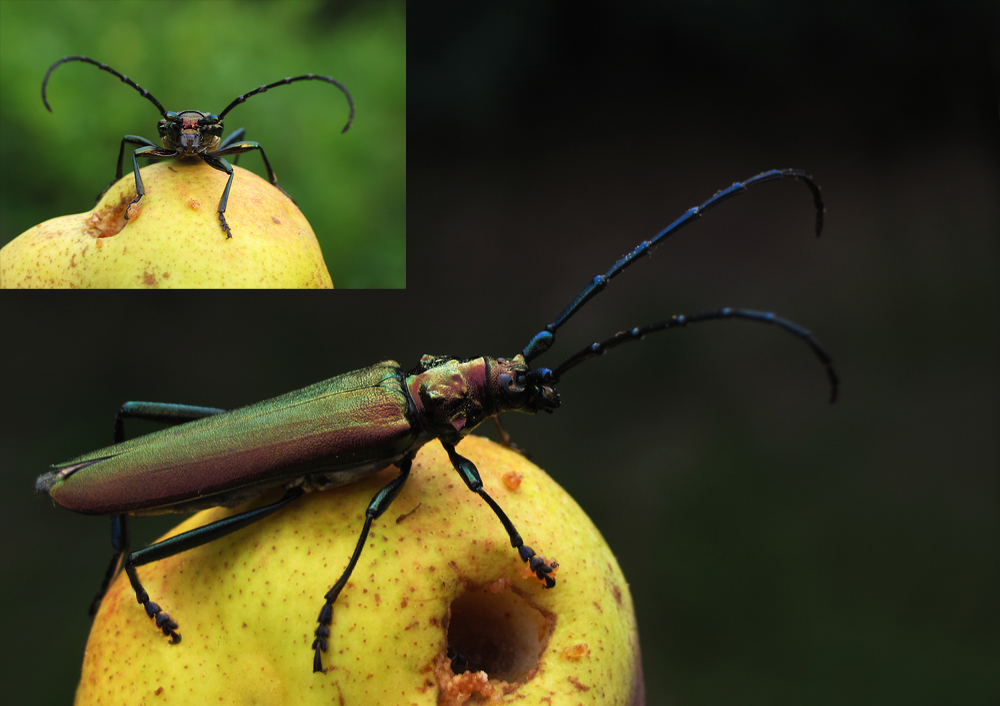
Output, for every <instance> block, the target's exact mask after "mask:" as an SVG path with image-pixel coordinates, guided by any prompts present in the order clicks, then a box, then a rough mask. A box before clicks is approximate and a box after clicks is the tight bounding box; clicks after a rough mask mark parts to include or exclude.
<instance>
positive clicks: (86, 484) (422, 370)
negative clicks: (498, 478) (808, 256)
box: [36, 169, 838, 671]
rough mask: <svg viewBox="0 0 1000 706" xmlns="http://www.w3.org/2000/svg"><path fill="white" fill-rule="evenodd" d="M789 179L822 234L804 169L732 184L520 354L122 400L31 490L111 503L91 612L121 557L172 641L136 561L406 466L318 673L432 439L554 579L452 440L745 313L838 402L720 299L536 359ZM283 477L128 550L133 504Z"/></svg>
mask: <svg viewBox="0 0 1000 706" xmlns="http://www.w3.org/2000/svg"><path fill="white" fill-rule="evenodd" d="M787 177H792V178H796V179H801V180H802V181H804V182H805V183H806V185H807V186H808V187H809V188H810V190H811V191H812V194H813V198H814V202H815V206H816V234H817V235H819V233H820V230H821V229H822V226H823V210H824V209H823V201H822V198H821V196H820V192H819V187H818V186H817V185H816V183H815V182H814V181H813V180H812V178H811V177H809V176H807V175H806V174H805V173H804V172H802V171H800V170H797V169H782V170H773V171H769V172H764V173H762V174H758V175H757V176H755V177H753V178H751V179H748V180H747V181H745V182H742V183H740V182H737V183H736V184H733V185H732V186H731V187H729V188H728V189H725V190H723V191H720V192H718V193H717V194H715V196H713V197H712V198H710V199H709V200H707V201H706V202H705V203H703V204H702V205H701V206H698V207H697V208H692V209H690V210H688V211H687V212H686V213H685V214H684V215H683V216H681V217H680V218H679V219H677V220H676V221H674V222H673V223H672V224H671V225H669V226H668V227H667V228H666V229H664V230H663V231H661V232H660V233H659V234H657V235H656V236H655V237H654V238H653V239H652V240H647V241H645V242H643V243H641V244H640V245H639V246H638V247H636V248H635V249H634V250H633V251H632V252H630V253H629V254H627V255H625V256H624V257H623V258H622V259H620V260H619V261H618V262H616V263H615V264H614V265H613V266H612V267H611V269H610V270H608V271H607V272H606V273H605V274H603V275H598V276H597V277H595V278H594V279H593V280H592V281H591V282H590V283H589V284H588V285H587V286H586V287H584V288H583V290H582V291H581V292H580V293H579V294H577V296H576V297H575V298H574V299H573V300H572V301H571V302H570V303H569V305H568V306H567V307H566V308H565V309H564V310H563V312H562V313H561V314H559V316H558V317H556V319H555V321H553V322H552V323H550V324H549V325H548V326H546V327H545V328H544V329H543V330H542V331H540V332H539V333H537V334H536V335H535V336H534V337H532V339H531V340H530V341H529V342H528V344H527V345H526V346H525V347H524V348H523V349H522V350H521V352H520V353H518V354H517V355H515V356H514V357H513V358H492V357H488V356H482V357H478V358H454V357H451V356H430V355H425V356H423V357H422V358H421V359H420V362H419V363H418V364H417V366H416V367H415V368H413V369H411V370H409V371H404V370H403V369H402V368H401V367H400V366H399V364H398V363H396V362H395V361H391V360H388V361H384V362H381V363H378V364H376V365H373V366H371V367H368V368H363V369H361V370H356V371H354V372H350V373H346V374H344V375H339V376H337V377H333V378H330V379H329V380H324V381H323V382H319V383H316V384H315V385H311V386H309V387H306V388H303V389H301V390H297V391H295V392H290V393H288V394H285V395H282V396H281V397H276V398H274V399H271V400H267V401H265V402H258V403H257V404H252V405H249V406H247V407H242V408H239V409H235V410H231V411H228V412H227V411H225V410H221V409H215V408H211V407H189V406H186V405H175V404H162V403H150V402H127V403H125V405H124V406H122V408H121V409H120V410H119V411H118V415H117V417H116V418H115V433H114V441H115V445H114V446H109V447H107V448H104V449H101V450H99V451H94V452H93V453H89V454H84V455H83V456H79V457H77V458H74V459H72V460H70V461H67V462H65V463H60V464H56V465H54V466H52V468H51V470H50V471H49V472H48V473H45V474H44V475H42V476H40V477H39V478H38V481H37V482H36V489H37V490H38V491H39V492H43V493H48V495H49V496H50V497H51V498H52V500H54V501H55V502H56V503H57V504H59V505H62V506H63V507H66V508H68V509H70V510H74V511H76V512H81V513H86V514H92V515H111V541H112V545H113V547H114V551H115V554H114V556H113V557H112V559H111V564H110V565H109V566H108V570H107V573H106V574H105V576H104V582H103V583H102V584H101V588H100V591H99V592H98V594H97V597H96V598H95V599H94V602H93V604H92V605H91V609H90V612H91V614H92V615H93V614H94V613H95V612H96V611H97V607H98V606H99V604H100V601H101V598H102V597H103V596H104V594H105V592H106V591H107V590H108V587H109V585H110V584H111V581H112V580H113V579H114V577H115V575H116V574H117V572H118V569H119V567H120V565H121V564H124V568H125V573H126V574H128V578H129V581H130V582H131V583H132V588H133V589H134V590H135V595H136V599H137V600H138V601H139V603H140V604H142V606H143V607H144V608H145V609H146V614H147V615H148V616H149V617H150V618H152V619H153V620H155V622H156V626H157V627H158V628H160V629H161V630H162V631H163V634H164V635H167V636H168V637H170V638H171V641H172V642H175V643H176V642H180V639H181V636H180V634H178V632H177V627H178V626H177V622H176V621H175V620H173V619H172V618H171V617H170V616H169V615H168V614H167V612H166V611H164V610H163V609H161V608H160V606H159V605H157V604H156V603H154V602H153V601H151V600H150V598H149V595H148V594H147V593H146V590H145V589H144V588H143V587H142V583H141V582H140V580H139V575H138V573H137V572H136V568H137V567H139V566H142V565H144V564H149V563H150V562H154V561H157V560H159V559H163V558H165V557H168V556H173V555H174V554H177V553H179V552H183V551H185V550H188V549H192V548H194V547H197V546H200V545H202V544H205V543H207V542H211V541H212V540H215V539H218V538H219V537H223V536H225V535H227V534H229V533H230V532H234V531H236V530H238V529H241V528H243V527H246V526H247V525H249V524H251V523H253V522H256V521H257V520H259V519H261V518H263V517H266V516H268V515H270V514H271V513H273V512H276V511H277V510H280V509H281V508H282V507H284V506H285V505H288V504H289V503H291V502H293V501H294V500H296V499H297V498H300V497H302V495H303V494H305V493H308V492H311V491H317V490H320V491H321V490H325V489H327V488H331V487H334V486H339V485H345V484H348V483H352V482H354V481H356V480H359V479H360V478H363V477H365V476H368V475H371V474H373V473H376V472H378V471H380V470H382V469H383V468H386V467H388V466H390V465H395V466H396V467H398V468H399V475H398V476H396V477H395V478H394V479H393V480H392V481H390V482H389V484H388V485H386V486H385V487H384V488H382V489H381V490H380V491H379V492H378V493H376V495H375V497H374V498H372V500H371V503H370V504H369V505H368V509H367V511H366V512H365V522H364V526H363V527H362V528H361V535H360V537H359V538H358V543H357V545H356V546H355V548H354V554H353V555H352V556H351V559H350V561H349V562H348V564H347V568H345V569H344V571H343V573H342V574H341V575H340V578H338V579H337V581H336V582H335V583H334V584H333V587H332V588H331V589H330V590H329V591H328V592H327V593H326V596H325V603H324V604H323V607H322V609H321V610H320V613H319V619H318V622H319V625H318V626H317V628H316V632H315V635H316V639H315V640H314V642H313V644H312V649H313V651H314V654H313V671H326V670H324V669H323V661H322V654H323V652H325V651H326V649H327V647H328V643H329V637H330V624H331V622H332V620H333V603H334V601H336V600H337V596H338V595H339V594H340V592H341V591H342V590H343V588H344V586H345V585H346V584H347V580H348V579H349V578H350V576H351V572H352V571H353V570H354V567H355V565H356V564H357V563H358V558H359V557H360V556H361V551H362V549H363V548H364V545H365V541H366V539H367V537H368V532H369V530H370V529H371V526H372V522H373V521H374V520H375V519H376V518H378V517H379V516H380V515H382V513H384V512H385V511H386V509H388V507H389V504H390V503H391V502H392V501H393V499H394V498H395V497H396V496H397V495H398V494H399V491H400V490H401V489H402V487H403V484H404V483H405V482H406V479H407V477H408V476H409V474H410V467H411V465H412V463H413V458H414V456H415V455H416V452H417V450H418V449H419V448H420V447H421V446H423V445H424V444H426V443H427V442H429V441H431V440H432V439H438V440H439V441H440V442H441V445H442V446H444V448H445V451H447V453H448V457H449V459H450V460H451V463H452V465H453V466H454V468H455V470H456V471H457V472H458V474H459V476H460V477H461V478H462V480H463V481H464V482H465V484H466V485H467V486H468V487H469V490H471V491H472V492H474V493H476V494H477V495H479V496H480V497H481V498H482V499H483V500H484V501H485V502H486V504H487V505H489V507H490V509H491V510H492V511H493V512H494V514H496V516H497V517H498V518H499V520H500V522H501V523H502V524H503V526H504V529H505V530H506V531H507V534H508V536H509V537H510V543H511V546H513V547H514V549H516V550H517V551H518V553H519V554H520V557H521V559H522V560H523V561H525V562H526V563H527V564H528V566H529V567H530V569H531V570H532V571H533V572H534V573H535V575H536V576H537V578H538V579H539V580H541V581H542V582H543V583H544V584H545V587H546V588H552V587H553V586H555V584H556V581H555V578H554V577H553V576H552V575H551V574H552V570H553V568H554V564H553V563H550V562H548V561H546V560H545V559H543V558H542V557H540V556H538V555H536V553H535V551H534V550H533V549H532V548H531V547H529V546H527V545H526V544H525V543H524V541H523V540H522V539H521V535H520V534H518V532H517V530H516V529H515V528H514V525H513V523H512V522H511V521H510V519H509V518H508V517H507V515H506V514H505V513H504V511H503V510H502V509H501V508H500V506H499V505H497V503H496V502H495V501H494V500H493V498H491V497H490V495H489V494H488V493H487V492H486V489H485V488H484V487H483V483H482V481H481V479H480V476H479V471H478V470H477V469H476V467H475V466H474V465H473V463H472V462H471V461H470V460H469V459H467V458H464V457H463V456H461V455H460V454H459V453H458V452H457V451H456V450H455V445H456V444H457V443H458V442H459V441H461V440H462V438H463V437H465V436H466V435H468V434H469V433H470V432H471V431H472V430H473V429H475V428H476V427H477V426H478V425H479V424H480V423H482V422H483V421H485V420H486V419H489V418H493V420H494V422H496V423H497V427H498V431H500V435H501V439H502V440H503V441H504V443H505V445H507V446H510V441H509V437H508V436H507V435H506V433H505V432H503V429H502V427H500V425H499V421H498V420H497V415H499V414H500V413H502V412H526V413H529V414H534V413H536V412H540V411H544V412H550V413H551V412H553V411H554V410H555V409H556V408H557V407H559V394H558V393H557V392H556V389H555V385H556V384H557V383H558V382H560V380H561V379H562V377H563V376H564V375H565V374H566V373H567V372H568V371H569V370H570V369H572V368H574V367H576V366H577V365H579V364H580V363H582V362H584V361H586V360H589V359H590V358H593V357H595V356H599V355H602V354H604V353H605V352H606V351H608V350H610V349H612V348H615V347H617V346H620V345H622V344H625V343H628V342H630V341H638V340H640V339H641V338H642V337H643V336H645V335H647V334H650V333H656V332H659V331H666V330H670V329H674V328H679V327H683V326H687V325H689V324H695V323H701V322H703V321H711V320H716V319H746V320H748V321H753V322H756V323H764V324H773V325H775V326H777V327H779V328H781V329H783V330H785V331H787V332H789V333H791V334H793V335H795V336H797V337H798V338H800V339H802V340H803V341H805V342H806V343H807V344H808V345H809V347H810V348H812V350H813V352H814V353H815V354H816V356H817V357H818V358H819V359H820V361H821V362H822V363H823V365H824V366H826V373H827V376H828V378H829V383H830V401H831V402H833V401H834V400H835V399H836V397H837V386H838V381H837V374H836V372H835V371H834V368H833V363H832V361H831V359H830V356H829V355H827V353H826V351H825V350H824V349H823V348H822V347H820V345H819V343H818V342H817V341H816V339H814V338H813V336H812V334H810V332H809V331H807V330H806V329H804V328H802V327H801V326H799V325H798V324H795V323H793V322H791V321H788V320H786V319H782V318H779V317H777V316H775V315H774V314H771V313H767V312H762V311H751V310H748V309H730V308H726V309H720V310H718V311H709V312H705V313H701V314H695V315H693V316H684V315H676V316H673V317H671V318H669V319H667V320H665V321H660V322H658V323H654V324H650V325H648V326H641V327H638V328H633V329H630V330H628V331H622V332H620V333H618V334H616V335H614V336H612V337H611V338H609V339H607V340H605V341H602V342H600V343H593V344H591V345H590V346H587V347H586V348H584V349H583V350H581V351H579V352H578V353H576V354H575V355H572V356H570V357H569V358H567V359H566V360H565V361H563V362H562V363H561V364H560V365H558V366H556V368H555V369H554V370H551V369H549V368H544V367H536V368H532V366H531V363H532V361H534V360H535V358H537V357H538V356H540V355H541V354H543V353H544V352H545V351H547V350H548V349H549V348H550V347H551V346H552V344H553V343H554V342H555V334H556V332H557V331H558V329H560V328H561V327H562V326H563V325H564V324H565V323H566V322H567V321H568V320H569V319H570V317H572V316H573V315H574V314H576V312H578V311H579V310H580V309H581V308H583V306H584V305H585V304H586V303H587V302H588V301H590V300H591V299H592V298H593V297H595V296H597V294H599V293H600V292H601V291H603V290H604V289H605V288H606V287H607V285H608V283H609V282H610V281H611V280H612V279H613V278H614V277H616V276H618V275H619V274H621V272H623V271H624V270H625V269H626V268H627V267H629V266H630V265H632V264H633V263H634V262H635V261H636V260H638V259H639V258H641V257H642V256H643V255H648V254H649V253H650V252H652V250H653V248H654V247H655V246H656V245H658V244H659V243H660V242H661V241H663V240H664V239H665V238H666V237H667V236H669V235H671V234H672V233H674V232H676V231H677V230H679V229H680V228H682V227H683V226H685V225H687V224H688V223H690V222H691V221H693V220H695V219H696V218H698V217H699V216H701V214H702V212H704V211H706V210H708V209H709V208H711V207H713V206H715V205H716V204H718V203H719V202H721V201H723V200H724V199H727V198H729V197H730V196H732V195H734V194H736V193H739V192H742V191H745V190H746V189H748V188H749V187H751V186H754V185H756V184H759V183H761V182H765V181H771V180H774V179H781V178H787ZM126 418H141V419H147V420H153V421H157V422H162V423H165V424H168V425H172V426H176V425H179V426H176V428H173V429H164V430H162V431H157V432H153V433H151V434H147V435H145V436H140V437H137V438H135V439H131V440H128V441H125V440H124V437H125V435H124V431H123V429H124V427H123V423H124V420H125V419H126ZM275 488H283V489H284V491H285V492H284V497H282V498H281V499H280V500H278V501H277V502H274V503H271V504H270V505H265V506H263V507H258V508H255V509H253V510H247V511H245V512H241V513H239V514H236V515H233V516H231V517H227V518H225V519H222V520H219V521H217V522H213V523H211V524H208V525H205V526H204V527H199V528H197V529H193V530H190V531H188V532H184V533H183V534H179V535H177V536H175V537H171V538H169V539H165V540H163V541H161V542H157V543H155V544H152V545H150V546H148V547H146V548H144V549H139V550H137V551H134V552H133V551H131V550H130V548H129V533H128V515H143V514H154V513H161V512H193V511H195V510H200V509H203V508H207V507H214V506H220V505H221V506H225V507H232V506H234V505H238V504H240V503H243V502H246V501H247V500H250V499H252V498H255V497H257V496H258V495H260V494H262V493H264V492H266V491H269V490H272V489H275Z"/></svg>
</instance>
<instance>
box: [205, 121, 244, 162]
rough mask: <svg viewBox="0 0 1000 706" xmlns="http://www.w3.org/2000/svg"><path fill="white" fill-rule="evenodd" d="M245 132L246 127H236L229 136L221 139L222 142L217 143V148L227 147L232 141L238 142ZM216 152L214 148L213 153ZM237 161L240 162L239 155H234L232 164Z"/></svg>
mask: <svg viewBox="0 0 1000 706" xmlns="http://www.w3.org/2000/svg"><path fill="white" fill-rule="evenodd" d="M246 134H247V131H246V128H243V127H241V128H237V129H236V130H233V132H232V134H231V135H230V136H229V137H227V138H226V139H225V140H223V141H222V143H221V144H220V145H219V149H220V150H224V149H226V148H227V147H229V145H231V144H233V143H234V142H238V141H239V140H242V139H243V136H244V135H246ZM217 153H218V150H216V152H215V153H213V154H217ZM239 163H240V156H239V155H236V159H234V160H233V164H239Z"/></svg>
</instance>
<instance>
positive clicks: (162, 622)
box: [142, 600, 181, 645]
mask: <svg viewBox="0 0 1000 706" xmlns="http://www.w3.org/2000/svg"><path fill="white" fill-rule="evenodd" d="M142 607H143V608H145V609H146V615H148V616H149V617H150V618H152V619H153V621H154V622H155V623H156V627H158V628H159V629H160V630H162V631H163V634H164V635H166V636H167V637H169V638H170V642H171V644H174V645H176V644H177V643H178V642H180V641H181V636H180V633H177V632H174V631H175V630H176V629H177V627H178V625H177V621H176V620H173V619H172V618H171V617H170V613H168V612H166V611H165V610H163V609H162V608H160V606H159V605H158V604H157V603H154V602H153V601H150V600H146V601H144V602H143V604H142Z"/></svg>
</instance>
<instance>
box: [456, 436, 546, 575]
mask: <svg viewBox="0 0 1000 706" xmlns="http://www.w3.org/2000/svg"><path fill="white" fill-rule="evenodd" d="M440 441H441V445H442V446H444V450H445V451H447V452H448V458H450V459H451V465H452V466H454V467H455V470H456V471H458V474H459V475H460V476H462V480H464V481H465V484H466V485H467V486H469V490H471V491H472V492H474V493H476V494H477V495H479V497H481V498H482V499H483V500H485V501H486V504H487V505H489V506H490V509H491V510H493V513H494V514H495V515H496V516H497V517H498V518H500V522H502V523H503V526H504V529H505V530H507V535H508V536H509V537H510V545H511V546H512V547H514V549H516V550H517V552H518V554H520V555H521V560H522V561H524V562H525V563H527V564H528V568H530V569H531V570H532V571H533V572H534V573H535V576H537V577H538V580H539V581H542V582H543V583H544V584H545V588H552V587H553V586H555V585H556V580H555V577H553V576H552V575H551V574H552V571H553V570H555V569H556V568H557V567H558V566H559V565H558V564H557V563H556V562H554V561H552V562H547V561H545V559H543V558H541V557H539V556H537V555H536V554H535V550H534V549H532V548H531V547H529V546H528V545H526V544H525V543H524V540H523V539H521V535H520V534H518V532H517V530H516V529H515V528H514V523H513V522H511V521H510V518H509V517H507V514H506V513H505V512H504V511H503V510H501V509H500V506H499V505H497V503H496V501H495V500H494V499H493V498H491V497H490V496H489V494H488V493H487V492H486V491H485V490H483V479H482V478H480V477H479V470H478V469H477V468H476V466H475V464H474V463H472V461H470V460H469V459H467V458H465V457H464V456H461V455H460V454H459V453H458V452H457V451H455V446H454V445H453V444H449V443H448V442H447V441H445V440H444V439H441V440H440Z"/></svg>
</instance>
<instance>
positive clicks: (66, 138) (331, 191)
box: [0, 0, 406, 288]
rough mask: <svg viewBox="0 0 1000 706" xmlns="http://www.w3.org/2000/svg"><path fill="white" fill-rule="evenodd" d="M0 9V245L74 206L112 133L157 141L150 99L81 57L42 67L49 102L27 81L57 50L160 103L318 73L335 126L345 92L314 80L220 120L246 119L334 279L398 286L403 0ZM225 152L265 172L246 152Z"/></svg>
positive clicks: (219, 97)
mask: <svg viewBox="0 0 1000 706" xmlns="http://www.w3.org/2000/svg"><path fill="white" fill-rule="evenodd" d="M0 13H2V18H0V19H2V21H0V93H2V104H0V160H2V164H3V170H2V175H0V246H2V245H4V244H6V243H7V242H9V241H10V240H12V239H14V238H15V237H16V236H17V235H19V234H20V233H22V232H23V231H25V230H27V229H28V228H30V227H32V226H34V225H36V224H37V223H40V222H42V221H45V220H48V219H50V218H54V217H56V216H61V215H66V214H70V213H80V212H83V211H87V210H89V209H90V208H91V207H92V206H93V204H94V197H95V196H96V195H97V194H98V193H99V192H100V191H101V190H102V189H104V187H105V186H107V185H108V183H109V182H110V181H111V180H112V178H113V177H114V170H115V159H116V157H117V154H118V149H119V145H120V143H121V138H122V136H124V135H129V134H131V135H141V136H143V137H146V138H147V139H151V140H153V141H155V142H157V143H159V140H158V138H157V132H156V123H157V121H158V120H159V115H158V114H157V111H156V108H155V106H153V105H152V103H150V102H149V101H147V100H145V99H143V98H142V97H141V96H140V95H138V93H137V92H136V91H135V90H134V89H132V88H130V87H128V86H126V85H123V84H121V83H120V82H119V81H118V80H117V79H116V78H115V77H113V76H112V75H110V74H108V73H106V72H103V71H100V70H98V69H97V68H96V67H94V66H90V65H87V64H83V63H78V62H77V63H70V64H65V65H63V66H60V67H59V69H57V71H56V72H55V73H53V75H52V77H51V79H50V80H49V85H48V97H49V104H50V105H51V106H52V110H53V112H52V113H51V114H50V113H48V112H47V111H46V110H45V107H44V106H43V105H42V101H41V95H40V91H41V82H42V78H43V77H44V75H45V71H46V70H47V69H48V67H49V66H50V65H51V64H52V63H53V62H55V61H56V60H58V59H59V58H61V57H63V56H71V55H84V56H88V57H91V58H93V59H96V60H97V61H101V62H103V63H106V64H108V65H109V66H111V67H113V68H115V69H116V70H118V71H119V72H121V73H123V74H125V75H127V76H128V77H129V78H131V79H132V80H134V81H136V82H137V83H138V84H139V85H140V86H142V87H143V88H145V89H147V90H149V91H150V92H151V93H152V94H153V95H155V96H156V98H157V99H158V100H159V101H160V102H161V103H162V104H163V106H164V107H165V108H166V109H167V110H174V111H179V110H186V109H194V110H202V111H213V112H219V111H221V110H223V109H224V108H225V107H226V106H227V105H228V104H229V103H230V102H231V101H232V100H233V99H234V98H236V97H237V96H238V95H241V94H243V93H246V92H248V91H251V90H253V89H254V88H257V87H258V86H260V85H263V84H265V83H272V82H274V81H277V80H279V79H281V78H284V77H286V76H297V75H301V74H306V73H317V74H323V75H328V76H333V77H334V78H335V79H337V80H338V81H341V82H342V83H343V84H344V85H345V86H347V87H348V89H349V90H350V91H351V94H352V95H353V96H354V100H355V102H356V104H357V117H356V119H355V122H354V126H353V127H352V128H351V129H350V130H349V131H348V132H347V133H346V134H344V135H341V134H340V129H341V127H342V126H343V124H344V123H345V122H346V119H347V104H346V102H345V100H344V97H343V95H342V94H341V93H340V92H339V91H337V90H336V89H335V88H334V87H333V86H329V85H326V84H323V83H320V82H303V83H297V84H293V85H290V86H280V87H278V88H275V89H272V90H271V91H268V92H267V93H266V94H259V95H257V96H254V97H253V98H251V99H249V100H248V101H247V102H246V103H244V104H242V105H240V106H238V107H237V108H234V109H233V111H232V113H230V114H229V115H228V116H227V117H226V124H227V130H226V132H227V134H228V133H229V132H232V131H233V130H234V129H236V128H238V127H245V128H246V129H247V139H250V140H255V141H258V142H260V144H261V145H262V146H263V147H264V149H265V150H266V152H267V155H268V158H269V159H270V161H271V165H272V167H273V168H274V170H275V173H276V174H277V175H278V179H279V182H280V183H281V185H282V187H283V188H284V189H285V190H286V191H287V192H288V193H289V194H291V195H292V196H293V197H294V198H295V200H296V201H297V202H298V205H299V208H300V209H301V210H302V212H303V213H304V214H305V215H306V217H307V218H308V219H309V221H310V223H311V224H312V226H313V229H314V230H315V231H316V236H317V237H318V238H319V241H320V244H321V246H322V248H323V254H324V256H325V258H326V263H327V266H328V267H329V269H330V274H331V276H332V277H333V282H334V286H336V287H338V288H342V287H361V288H401V287H405V286H406V229H405V215H406V186H405V184H406V180H405V179H406V177H405V172H406V138H405V131H406V117H405V116H406V5H405V3H404V2H379V3H338V2H319V1H318V0H285V1H283V2H247V1H242V2H241V1H232V0H211V1H209V2H167V1H162V2H161V1H159V0H154V1H152V2H86V1H81V0H71V1H69V2H62V1H59V0H55V1H53V2H44V3H39V2H11V1H10V0H5V1H4V2H2V3H0ZM127 166H128V165H127V157H126V167H127ZM140 166H142V165H140ZM240 166H242V167H246V168H248V169H251V170H252V171H254V172H256V173H258V174H260V175H261V176H265V171H264V167H263V162H262V161H261V159H260V157H259V156H257V155H256V154H253V153H250V154H246V155H244V156H243V157H242V159H241V160H240ZM233 188H237V187H236V185H235V183H234V187H233Z"/></svg>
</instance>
